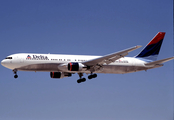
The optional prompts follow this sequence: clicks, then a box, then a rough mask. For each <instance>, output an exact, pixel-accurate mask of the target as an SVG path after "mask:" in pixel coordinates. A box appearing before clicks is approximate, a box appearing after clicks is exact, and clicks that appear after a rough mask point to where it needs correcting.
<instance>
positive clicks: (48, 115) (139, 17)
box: [0, 0, 173, 120]
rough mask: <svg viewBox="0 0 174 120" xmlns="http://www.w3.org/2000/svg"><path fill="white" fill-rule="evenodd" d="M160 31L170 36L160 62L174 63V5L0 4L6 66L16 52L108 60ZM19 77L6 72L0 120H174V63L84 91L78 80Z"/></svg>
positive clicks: (107, 0)
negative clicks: (94, 57) (109, 56)
mask: <svg viewBox="0 0 174 120" xmlns="http://www.w3.org/2000/svg"><path fill="white" fill-rule="evenodd" d="M159 31H160V32H166V35H165V39H164V41H163V45H162V47H161V51H160V54H159V57H158V59H163V58H167V57H171V56H173V1H172V0H15V1H14V0H1V1H0V45H1V46H0V60H2V59H4V58H5V57H6V56H8V55H10V54H14V53H58V54H79V55H106V54H109V53H112V52H116V51H120V50H123V49H126V48H129V47H132V46H135V45H142V46H143V47H144V46H145V45H146V44H147V43H148V42H149V41H150V40H151V39H152V38H153V37H154V36H155V35H156V33H157V32H159ZM143 47H142V48H143ZM142 48H140V49H138V50H136V51H133V52H131V53H130V54H129V55H128V56H135V55H136V54H138V53H139V51H141V49H142ZM18 75H19V77H18V79H14V78H13V76H14V75H13V72H12V71H11V70H10V69H6V68H5V67H3V66H1V67H0V120H58V119H61V120H97V119H98V120H106V119H107V120H116V119H117V120H173V61H170V62H167V63H165V65H164V66H163V67H161V68H157V69H152V70H148V71H147V72H145V71H142V72H137V73H130V74H123V75H122V74H121V75H120V74H98V77H97V78H96V79H92V80H87V81H86V82H85V83H81V84H77V82H76V80H77V79H78V78H79V77H78V75H77V74H75V75H73V76H72V77H71V78H64V79H51V78H50V76H49V72H36V73H35V72H21V71H19V72H18ZM85 77H87V75H86V74H85Z"/></svg>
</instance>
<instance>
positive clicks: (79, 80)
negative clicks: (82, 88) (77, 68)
mask: <svg viewBox="0 0 174 120" xmlns="http://www.w3.org/2000/svg"><path fill="white" fill-rule="evenodd" d="M85 81H86V78H82V79H78V80H77V83H81V82H85Z"/></svg>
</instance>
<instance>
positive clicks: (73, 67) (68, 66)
mask: <svg viewBox="0 0 174 120" xmlns="http://www.w3.org/2000/svg"><path fill="white" fill-rule="evenodd" d="M58 69H59V70H62V71H83V70H86V69H87V67H86V66H85V65H83V64H82V63H78V62H70V63H65V64H61V65H59V66H58Z"/></svg>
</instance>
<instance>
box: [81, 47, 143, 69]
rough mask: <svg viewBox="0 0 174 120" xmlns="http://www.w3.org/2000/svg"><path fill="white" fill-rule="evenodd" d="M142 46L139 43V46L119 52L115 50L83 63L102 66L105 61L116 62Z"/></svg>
mask: <svg viewBox="0 0 174 120" xmlns="http://www.w3.org/2000/svg"><path fill="white" fill-rule="evenodd" d="M140 47H141V46H139V45H137V46H134V47H131V48H128V49H126V50H122V51H119V52H115V53H112V54H108V55H105V56H103V57H99V58H96V59H93V60H89V61H86V62H83V64H84V65H86V66H96V65H98V66H102V65H103V64H104V63H106V64H107V65H108V64H110V63H112V62H114V61H115V60H117V59H119V58H121V57H124V56H126V55H128V53H129V52H131V51H133V50H136V49H138V48H140Z"/></svg>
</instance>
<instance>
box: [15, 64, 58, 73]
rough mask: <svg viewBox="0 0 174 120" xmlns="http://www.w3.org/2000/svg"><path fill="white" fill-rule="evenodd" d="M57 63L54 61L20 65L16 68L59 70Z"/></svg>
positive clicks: (23, 69)
mask: <svg viewBox="0 0 174 120" xmlns="http://www.w3.org/2000/svg"><path fill="white" fill-rule="evenodd" d="M58 65H59V64H56V63H45V64H32V65H26V66H22V67H20V68H17V69H18V70H21V71H47V72H50V71H59V70H58V67H57V66H58Z"/></svg>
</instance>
